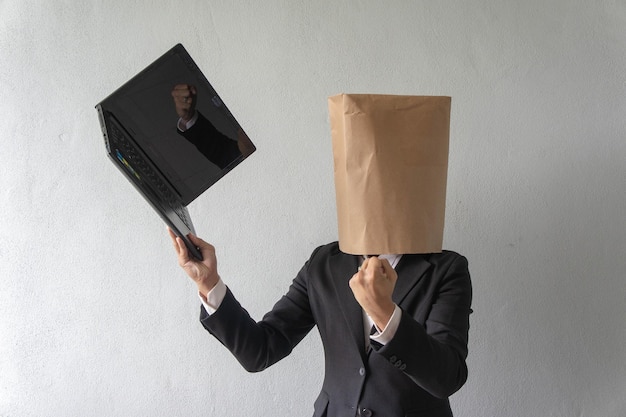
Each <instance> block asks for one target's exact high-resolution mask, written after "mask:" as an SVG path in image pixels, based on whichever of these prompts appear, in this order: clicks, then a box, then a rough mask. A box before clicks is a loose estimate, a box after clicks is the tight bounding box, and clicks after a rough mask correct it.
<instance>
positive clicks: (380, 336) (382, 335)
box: [370, 305, 402, 345]
mask: <svg viewBox="0 0 626 417" xmlns="http://www.w3.org/2000/svg"><path fill="white" fill-rule="evenodd" d="M401 318H402V310H400V307H398V306H397V305H396V307H395V308H394V310H393V314H392V315H391V318H390V319H389V322H388V323H387V325H386V326H385V328H384V329H383V331H382V332H381V331H380V329H379V328H378V327H376V330H377V332H376V333H374V334H373V335H371V336H370V339H372V340H374V341H376V342H378V343H380V344H381V345H386V344H387V343H389V342H390V341H391V339H393V337H394V336H395V335H396V331H397V330H398V326H399V325H400V319H401Z"/></svg>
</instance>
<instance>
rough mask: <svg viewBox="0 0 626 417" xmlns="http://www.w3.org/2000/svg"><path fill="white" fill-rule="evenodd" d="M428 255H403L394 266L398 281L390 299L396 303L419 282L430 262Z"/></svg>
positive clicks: (400, 301) (400, 302)
mask: <svg viewBox="0 0 626 417" xmlns="http://www.w3.org/2000/svg"><path fill="white" fill-rule="evenodd" d="M427 259H428V255H403V256H402V259H400V262H399V263H398V265H397V266H396V273H397V274H398V281H397V282H396V286H395V288H394V289H393V295H392V299H393V302H394V303H396V304H397V305H401V304H402V301H404V299H405V298H406V296H407V295H408V294H409V293H410V292H411V290H412V289H413V288H414V287H415V286H416V285H417V283H418V282H420V281H421V280H422V278H423V276H424V274H425V273H426V271H428V269H429V268H430V266H431V264H430V262H428V260H427Z"/></svg>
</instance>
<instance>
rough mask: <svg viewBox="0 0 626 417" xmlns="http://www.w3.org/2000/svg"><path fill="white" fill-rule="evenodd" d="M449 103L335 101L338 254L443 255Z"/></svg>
mask: <svg viewBox="0 0 626 417" xmlns="http://www.w3.org/2000/svg"><path fill="white" fill-rule="evenodd" d="M450 103H451V98H450V97H433V96H397V95H378V94H340V95H336V96H332V97H329V99H328V106H329V113H330V124H331V136H332V143H333V157H334V170H335V191H336V197H337V221H338V226H339V248H340V249H341V251H342V252H345V253H350V254H355V255H368V254H408V253H434V252H441V250H442V245H443V227H444V217H445V205H446V181H447V172H448V141H449V135H450Z"/></svg>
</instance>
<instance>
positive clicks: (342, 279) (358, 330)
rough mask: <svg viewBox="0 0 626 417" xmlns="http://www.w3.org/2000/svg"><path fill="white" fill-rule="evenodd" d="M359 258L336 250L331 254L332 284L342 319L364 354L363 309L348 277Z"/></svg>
mask: <svg viewBox="0 0 626 417" xmlns="http://www.w3.org/2000/svg"><path fill="white" fill-rule="evenodd" d="M360 264H361V263H360V259H359V257H358V256H355V255H348V254H345V253H342V252H337V253H336V254H334V255H333V256H331V268H330V269H331V271H332V274H333V280H332V281H333V284H334V286H335V291H336V292H337V299H338V300H339V301H340V302H339V305H340V308H341V312H342V314H343V318H344V320H346V324H347V326H348V328H349V329H350V332H351V334H352V339H353V340H354V343H355V344H356V347H357V349H358V350H359V352H361V355H362V356H363V355H365V336H364V330H363V310H362V309H361V306H360V305H359V303H358V302H357V301H356V298H354V294H353V293H352V290H351V289H350V284H349V282H350V278H352V276H353V275H354V274H355V273H356V272H357V269H358V267H359V266H360Z"/></svg>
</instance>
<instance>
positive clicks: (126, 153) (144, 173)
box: [108, 122, 193, 230]
mask: <svg viewBox="0 0 626 417" xmlns="http://www.w3.org/2000/svg"><path fill="white" fill-rule="evenodd" d="M109 126H110V128H111V129H110V131H109V132H108V134H109V136H110V139H113V140H114V143H115V144H116V145H118V146H119V147H120V148H121V152H122V154H120V153H119V152H118V154H117V158H118V159H119V160H120V161H121V162H122V163H123V164H124V165H126V167H127V168H128V169H129V170H130V171H131V172H132V173H133V174H134V175H135V176H136V177H137V179H139V180H140V181H142V182H144V183H148V185H149V186H150V188H151V190H152V191H153V192H155V193H156V194H158V196H159V197H160V200H161V201H162V202H165V203H166V204H167V205H168V207H170V208H171V209H172V210H173V211H174V212H175V213H176V214H177V215H178V217H179V218H180V220H181V221H182V222H183V223H184V224H185V225H186V226H187V227H188V228H189V229H190V230H193V227H192V226H191V220H190V219H189V216H188V214H187V211H186V210H184V207H183V206H182V205H181V204H180V202H179V201H178V199H177V198H176V196H175V195H174V193H172V191H171V190H170V189H169V187H168V186H167V185H165V183H164V182H163V180H162V179H161V177H160V176H159V175H158V174H157V173H156V172H155V170H154V169H153V168H152V167H151V166H150V164H148V163H147V162H146V161H145V160H144V158H143V156H142V155H141V153H139V151H138V150H137V149H136V146H135V144H134V143H133V142H132V141H129V140H127V138H126V134H125V133H124V132H122V130H121V129H120V128H119V127H118V126H117V123H115V122H112V123H109ZM125 158H127V159H129V160H131V161H132V162H133V165H132V166H130V164H128V162H127V161H125ZM136 171H139V173H137V172H136ZM142 177H144V178H147V179H148V181H144V180H143V179H142Z"/></svg>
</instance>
